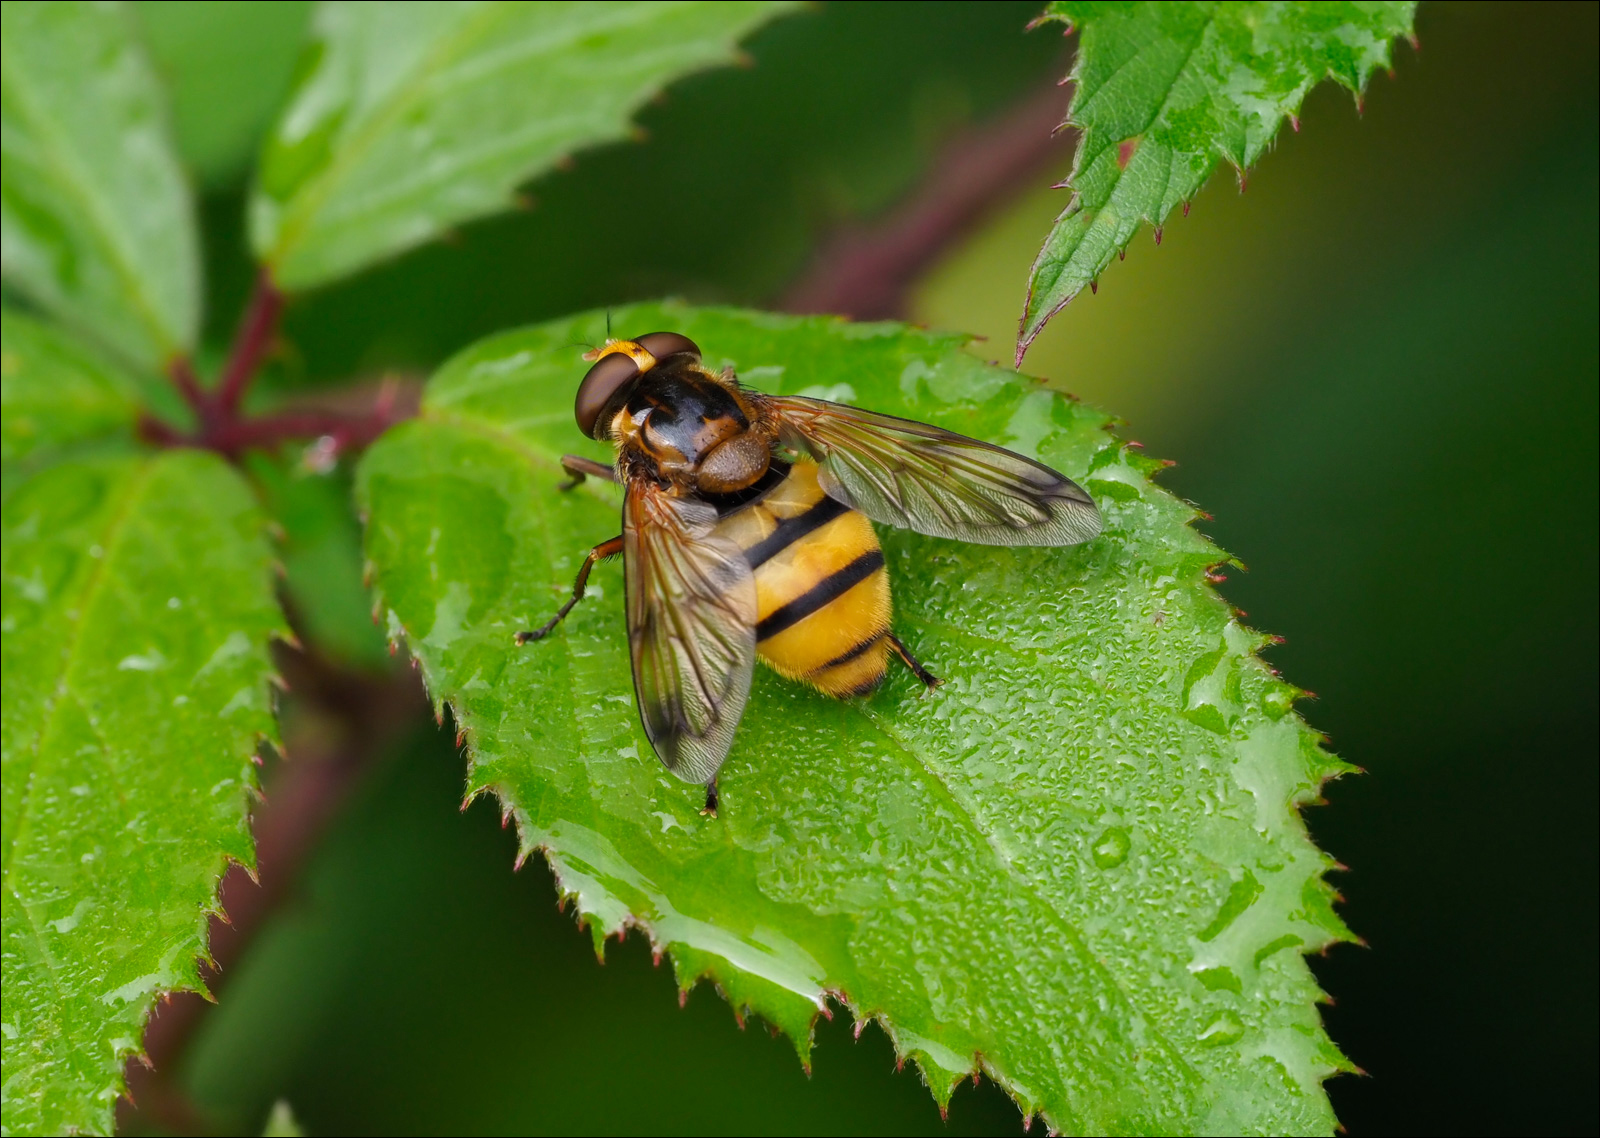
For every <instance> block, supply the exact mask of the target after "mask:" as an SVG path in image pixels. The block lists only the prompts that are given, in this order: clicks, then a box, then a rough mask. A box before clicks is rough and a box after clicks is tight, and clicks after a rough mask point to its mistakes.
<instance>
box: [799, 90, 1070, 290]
mask: <svg viewBox="0 0 1600 1138" xmlns="http://www.w3.org/2000/svg"><path fill="white" fill-rule="evenodd" d="M1067 101H1068V92H1066V91H1064V90H1062V85H1061V84H1059V83H1056V82H1051V83H1050V84H1049V85H1048V86H1045V87H1041V88H1040V89H1039V90H1037V91H1036V92H1035V93H1033V94H1032V95H1030V96H1029V97H1028V98H1026V99H1023V100H1022V101H1021V102H1020V103H1018V104H1017V105H1016V106H1014V107H1012V108H1011V109H1010V110H1008V111H1006V112H1005V113H1004V114H1001V115H999V116H997V117H996V118H994V119H992V120H990V121H989V122H987V123H985V124H983V125H981V126H978V127H975V128H973V129H970V130H968V131H966V132H964V133H963V134H961V135H960V136H958V137H957V138H955V139H954V140H952V141H951V142H950V143H949V144H948V145H947V146H946V147H945V148H944V150H943V151H942V152H941V153H940V155H939V157H938V159H937V160H936V161H935V162H934V163H933V166H932V168H931V170H930V171H929V173H928V176H927V179H926V180H925V181H924V183H923V185H922V186H921V187H920V188H919V189H918V190H917V191H916V192H915V193H913V194H912V195H911V196H910V197H909V198H907V199H906V200H905V201H904V202H902V203H901V204H900V205H898V206H896V207H895V208H894V209H893V210H891V211H890V212H889V213H888V214H887V215H886V216H885V217H883V218H881V219H880V220H878V221H877V222H875V223H871V224H868V225H857V226H851V227H849V228H846V229H844V230H842V231H840V232H839V233H837V234H836V235H835V236H834V237H833V238H832V239H831V240H829V241H828V242H826V243H825V244H824V245H823V246H822V248H821V250H820V251H819V252H818V253H817V255H816V257H815V258H814V259H813V260H812V263H811V267H810V268H809V269H808V270H807V271H806V272H805V274H804V275H802V276H801V278H800V279H799V280H798V281H796V282H795V284H794V285H793V286H792V287H791V288H790V289H789V290H788V292H787V293H786V294H785V295H784V297H783V299H782V300H781V301H780V303H779V307H780V308H782V309H784V310H785V311H789V312H829V313H837V314H839V315H843V316H850V317H854V318H855V319H857V320H880V319H890V318H894V317H904V315H905V311H906V294H907V291H908V290H909V289H910V287H911V285H912V284H914V283H915V282H916V280H917V279H918V278H919V277H920V276H922V275H923V273H924V272H925V271H926V270H927V269H928V268H929V267H931V266H932V264H933V263H934V262H935V261H937V260H938V259H939V257H941V256H942V255H943V254H944V253H945V252H946V251H947V250H949V249H950V247H951V246H952V245H954V244H955V243H956V242H958V241H960V239H961V238H963V237H965V236H966V235H967V234H968V233H969V232H970V231H971V229H972V228H973V226H974V225H975V224H976V223H977V222H979V221H981V220H982V219H983V218H984V217H985V216H987V215H988V214H989V213H991V212H992V211H993V210H994V208H995V207H996V206H997V205H999V204H1001V203H1003V202H1004V201H1005V200H1007V199H1008V198H1011V197H1013V196H1015V195H1016V194H1018V193H1019V192H1022V191H1025V190H1027V189H1028V188H1029V186H1030V182H1031V180H1032V179H1033V178H1034V177H1036V176H1038V175H1041V174H1043V173H1044V172H1045V171H1047V170H1048V169H1049V168H1050V167H1052V166H1056V165H1059V164H1061V163H1063V162H1065V161H1066V159H1067V158H1068V157H1069V156H1070V155H1071V153H1072V148H1073V146H1074V145H1075V143H1076V132H1072V131H1060V130H1059V127H1060V124H1061V121H1062V119H1064V118H1065V117H1066V109H1067Z"/></svg>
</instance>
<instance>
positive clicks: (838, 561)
mask: <svg viewBox="0 0 1600 1138" xmlns="http://www.w3.org/2000/svg"><path fill="white" fill-rule="evenodd" d="M720 528H721V530H722V532H723V533H725V534H727V535H729V536H731V537H732V538H733V539H734V540H735V541H737V542H738V543H739V546H740V548H741V549H743V550H744V551H745V559H746V560H747V561H749V562H750V567H751V569H752V570H754V572H755V579H756V605H757V619H758V623H757V625H756V641H757V650H758V651H759V653H760V655H761V658H762V659H763V660H764V661H766V663H767V664H768V665H769V666H770V667H772V669H773V670H774V671H777V672H778V673H780V674H782V675H785V676H789V677H791V678H793V679H798V680H803V681H805V682H806V683H808V684H812V685H813V686H815V687H816V688H818V689H819V690H821V691H823V692H826V693H827V694H829V695H836V696H851V695H864V694H866V693H867V692H869V691H871V690H872V689H873V688H875V687H877V686H878V684H879V683H881V682H882V681H883V675H884V670H885V668H886V666H887V660H888V642H887V640H886V639H885V638H886V637H887V636H888V633H889V613H890V604H889V575H888V573H887V572H886V571H885V570H884V566H883V550H882V549H880V548H879V546H878V537H877V535H876V534H875V533H873V532H872V523H871V522H869V521H868V520H867V519H866V518H865V517H864V516H863V515H861V514H859V513H857V512H856V511H854V510H852V509H850V508H849V507H847V506H844V505H841V504H840V503H838V502H836V501H834V500H833V499H832V498H829V497H828V496H827V495H826V494H824V493H823V492H822V488H821V487H820V486H818V485H817V467H816V464H815V463H811V462H797V463H795V464H794V467H793V469H792V470H791V471H790V472H789V476H788V477H787V478H786V479H784V481H783V483H782V484H781V485H779V486H778V487H777V488H775V489H774V490H773V491H772V492H771V493H769V494H768V495H767V496H766V497H764V498H762V499H761V500H760V501H758V502H756V503H755V504H753V505H751V506H747V507H745V508H744V509H742V510H740V511H739V512H737V513H735V514H732V515H730V516H729V517H727V518H725V519H723V521H722V522H721V526H720Z"/></svg>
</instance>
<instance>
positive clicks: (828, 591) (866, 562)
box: [756, 515, 883, 640]
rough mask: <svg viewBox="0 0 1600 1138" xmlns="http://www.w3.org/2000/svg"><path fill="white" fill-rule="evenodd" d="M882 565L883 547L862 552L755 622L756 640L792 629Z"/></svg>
mask: <svg viewBox="0 0 1600 1138" xmlns="http://www.w3.org/2000/svg"><path fill="white" fill-rule="evenodd" d="M802 516H804V515H802ZM796 520H798V519H796ZM774 533H776V531H774ZM769 540H770V539H769ZM882 568H883V550H881V549H873V550H869V551H867V552H866V553H863V554H862V555H861V556H860V557H857V558H856V559H855V560H854V561H852V562H850V564H848V565H846V566H844V567H843V568H841V569H835V570H834V571H833V572H832V573H830V574H828V575H827V576H826V577H824V578H823V579H822V580H820V581H818V582H817V583H816V584H815V585H812V586H811V588H809V589H807V590H806V591H805V592H803V593H801V594H800V595H799V596H798V597H796V598H795V599H794V600H792V601H790V602H789V603H788V604H786V605H781V606H779V607H778V608H775V609H773V610H772V611H771V612H770V613H768V614H767V616H766V619H764V620H763V621H761V623H760V624H758V625H756V639H757V640H765V639H767V638H768V637H769V636H776V635H777V634H778V633H780V632H782V631H783V630H784V629H786V628H792V627H793V626H794V625H797V624H799V623H800V622H801V621H802V620H804V619H805V618H806V617H808V616H810V615H811V614H812V613H814V612H816V611H817V610H818V609H820V608H823V607H824V606H826V605H827V604H828V603H829V602H831V601H836V600H838V599H839V598H840V597H842V596H844V594H845V593H846V591H848V590H849V589H851V588H854V587H855V586H856V585H859V584H860V583H861V582H862V581H865V580H866V579H867V578H868V577H870V576H872V575H873V574H874V573H876V572H877V571H878V570H879V569H882Z"/></svg>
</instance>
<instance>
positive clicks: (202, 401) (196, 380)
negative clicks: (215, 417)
mask: <svg viewBox="0 0 1600 1138" xmlns="http://www.w3.org/2000/svg"><path fill="white" fill-rule="evenodd" d="M167 375H168V376H169V377H170V378H171V379H172V384H173V386H174V387H176V388H177V389H178V394H180V395H182V396H183V401H184V402H185V403H187V404H188V405H189V406H190V407H192V408H194V410H195V413H196V414H197V415H199V416H201V418H204V417H205V408H206V393H205V392H204V391H202V390H201V389H200V377H199V376H197V375H195V373H194V363H193V362H192V361H191V360H190V359H189V357H188V356H174V357H173V359H172V362H171V363H169V364H167Z"/></svg>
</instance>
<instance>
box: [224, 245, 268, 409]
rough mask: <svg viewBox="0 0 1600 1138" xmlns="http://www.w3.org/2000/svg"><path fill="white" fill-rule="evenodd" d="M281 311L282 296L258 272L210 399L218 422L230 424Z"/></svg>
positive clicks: (258, 366)
mask: <svg viewBox="0 0 1600 1138" xmlns="http://www.w3.org/2000/svg"><path fill="white" fill-rule="evenodd" d="M282 311H283V293H281V292H279V291H278V289H277V287H276V286H275V285H274V284H273V283H272V277H271V274H269V273H268V272H267V270H266V269H262V270H261V271H260V272H259V273H258V274H257V275H256V286H255V291H254V292H252V293H251V294H250V303H249V305H248V306H247V307H246V308H245V313H244V320H243V321H242V322H241V323H240V325H239V333H238V335H237V336H235V337H234V341H233V353H232V354H231V355H230V356H229V357H228V366H227V367H226V368H224V369H223V372H222V381H221V382H220V383H218V385H217V390H216V394H215V396H214V400H215V403H216V407H217V411H218V413H219V418H220V420H221V421H222V422H225V423H226V422H230V421H232V420H233V418H234V417H235V415H236V414H237V412H238V410H239V404H240V403H241V402H242V401H243V399H244V395H245V392H246V391H248V390H249V388H250V381H251V380H252V379H254V378H255V375H256V372H257V371H258V370H259V369H260V367H261V361H262V359H263V358H264V357H265V356H266V354H267V349H268V348H269V347H270V346H271V344H272V334H273V332H274V331H275V330H276V329H277V327H278V315H279V314H280V313H281V312H282Z"/></svg>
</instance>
